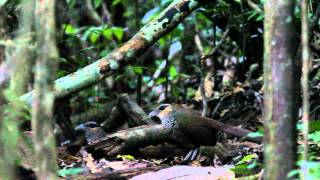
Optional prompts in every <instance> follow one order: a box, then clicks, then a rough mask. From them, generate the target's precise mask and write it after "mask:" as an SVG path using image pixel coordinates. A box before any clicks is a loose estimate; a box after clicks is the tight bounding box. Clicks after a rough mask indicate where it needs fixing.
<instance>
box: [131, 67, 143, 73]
mask: <svg viewBox="0 0 320 180" xmlns="http://www.w3.org/2000/svg"><path fill="white" fill-rule="evenodd" d="M132 69H133V72H135V73H136V74H142V73H143V67H142V66H133V67H132Z"/></svg>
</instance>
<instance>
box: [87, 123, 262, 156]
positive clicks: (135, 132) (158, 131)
mask: <svg viewBox="0 0 320 180" xmlns="http://www.w3.org/2000/svg"><path fill="white" fill-rule="evenodd" d="M212 123H213V124H215V127H216V128H217V131H222V132H225V133H227V134H229V135H232V136H235V137H239V138H241V139H243V140H246V141H251V142H255V143H261V142H262V138H261V137H248V136H247V135H248V133H251V131H249V130H246V129H243V128H239V127H235V126H230V125H227V124H223V123H221V122H218V121H215V120H212ZM208 138H210V137H208ZM164 142H169V143H173V144H179V145H182V146H185V147H190V144H189V143H188V142H186V141H185V138H184V137H182V136H175V137H173V136H171V135H170V134H168V133H167V132H166V130H165V129H164V128H163V126H162V125H148V126H139V127H136V128H131V129H127V130H122V131H118V132H116V133H114V134H111V135H107V136H105V137H104V138H101V139H100V140H98V141H96V142H95V143H92V144H90V146H91V147H93V148H94V149H96V150H101V149H103V150H104V151H105V153H106V155H108V156H113V155H116V154H123V153H126V152H130V151H132V150H133V149H138V148H141V147H144V146H147V145H155V144H159V143H164Z"/></svg>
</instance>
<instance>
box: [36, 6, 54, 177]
mask: <svg viewBox="0 0 320 180" xmlns="http://www.w3.org/2000/svg"><path fill="white" fill-rule="evenodd" d="M54 8H55V1H54V0H43V1H36V13H35V15H36V18H35V22H36V28H37V34H36V37H37V45H38V48H37V49H38V52H37V53H38V57H37V62H36V73H35V84H34V88H35V92H34V99H33V102H32V130H33V132H34V147H35V154H36V162H37V178H38V179H41V180H42V179H57V177H56V172H57V171H56V170H57V158H56V151H55V138H54V134H53V127H54V121H53V120H52V119H53V103H54V94H53V81H54V76H53V75H54V74H55V69H56V62H57V58H58V50H57V48H56V41H55V18H54V17H55V15H54Z"/></svg>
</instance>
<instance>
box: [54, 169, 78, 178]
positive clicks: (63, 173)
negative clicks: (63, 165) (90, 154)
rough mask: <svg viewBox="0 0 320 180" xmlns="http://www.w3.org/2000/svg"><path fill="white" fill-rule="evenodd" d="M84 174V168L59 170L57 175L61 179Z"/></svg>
mask: <svg viewBox="0 0 320 180" xmlns="http://www.w3.org/2000/svg"><path fill="white" fill-rule="evenodd" d="M82 172H84V168H70V169H60V170H59V171H58V175H59V176H62V177H66V176H73V175H77V174H80V173H82Z"/></svg>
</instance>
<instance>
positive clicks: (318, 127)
mask: <svg viewBox="0 0 320 180" xmlns="http://www.w3.org/2000/svg"><path fill="white" fill-rule="evenodd" d="M314 131H320V121H319V120H317V121H310V122H309V132H314Z"/></svg>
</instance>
